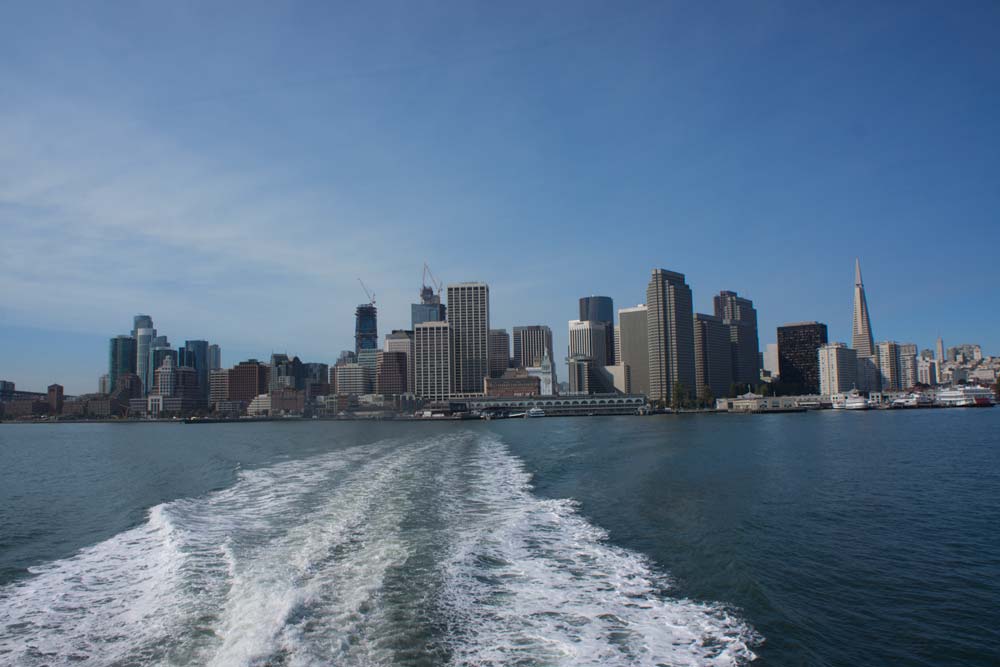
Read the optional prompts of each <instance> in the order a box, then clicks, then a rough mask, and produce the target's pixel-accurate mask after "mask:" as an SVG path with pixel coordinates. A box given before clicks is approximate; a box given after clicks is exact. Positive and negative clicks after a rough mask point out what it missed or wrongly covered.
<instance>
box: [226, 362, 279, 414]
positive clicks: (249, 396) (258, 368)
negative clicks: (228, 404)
mask: <svg viewBox="0 0 1000 667" xmlns="http://www.w3.org/2000/svg"><path fill="white" fill-rule="evenodd" d="M269 376H270V367H269V366H268V365H267V364H265V363H262V362H260V361H257V360H256V359H248V360H247V361H241V362H240V363H238V364H236V365H235V366H233V367H232V368H231V369H230V370H229V400H231V401H242V402H243V403H249V402H250V401H252V400H253V399H255V398H256V397H258V396H260V395H261V394H266V393H267V392H268V384H269V383H268V380H269Z"/></svg>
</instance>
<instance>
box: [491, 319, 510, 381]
mask: <svg viewBox="0 0 1000 667" xmlns="http://www.w3.org/2000/svg"><path fill="white" fill-rule="evenodd" d="M489 336H490V340H489V348H490V353H489V356H490V377H491V378H499V377H503V374H504V373H506V372H507V369H508V368H509V367H510V334H508V333H507V330H506V329H490V335H489Z"/></svg>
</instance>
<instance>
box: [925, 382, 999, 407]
mask: <svg viewBox="0 0 1000 667" xmlns="http://www.w3.org/2000/svg"><path fill="white" fill-rule="evenodd" d="M995 402H996V401H995V400H994V397H993V391H992V390H991V389H988V388H986V387H975V386H971V385H963V386H959V387H952V388H951V389H944V390H942V391H939V392H938V395H937V403H938V405H942V406H944V407H946V408H990V407H993V405H994V404H995Z"/></svg>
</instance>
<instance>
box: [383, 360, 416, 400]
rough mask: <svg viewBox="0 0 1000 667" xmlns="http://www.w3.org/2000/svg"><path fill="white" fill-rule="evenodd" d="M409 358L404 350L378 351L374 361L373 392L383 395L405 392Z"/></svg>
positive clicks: (396, 394)
mask: <svg viewBox="0 0 1000 667" xmlns="http://www.w3.org/2000/svg"><path fill="white" fill-rule="evenodd" d="M409 358H410V355H408V354H407V353H406V352H388V351H383V352H379V353H378V357H377V360H376V363H375V393H376V394H382V395H383V396H398V395H400V394H405V393H406V391H407V388H406V385H407V383H406V376H407V374H408V373H409Z"/></svg>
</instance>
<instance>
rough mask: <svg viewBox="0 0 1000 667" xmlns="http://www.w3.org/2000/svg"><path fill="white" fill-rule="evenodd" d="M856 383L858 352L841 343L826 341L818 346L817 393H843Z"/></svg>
mask: <svg viewBox="0 0 1000 667" xmlns="http://www.w3.org/2000/svg"><path fill="white" fill-rule="evenodd" d="M857 384H858V353H857V351H856V350H854V349H852V348H849V347H847V346H846V345H845V344H843V343H827V344H826V345H824V346H822V347H821V348H819V393H820V394H822V395H823V396H833V395H834V394H843V393H846V392H849V391H851V390H852V389H856V388H857Z"/></svg>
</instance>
